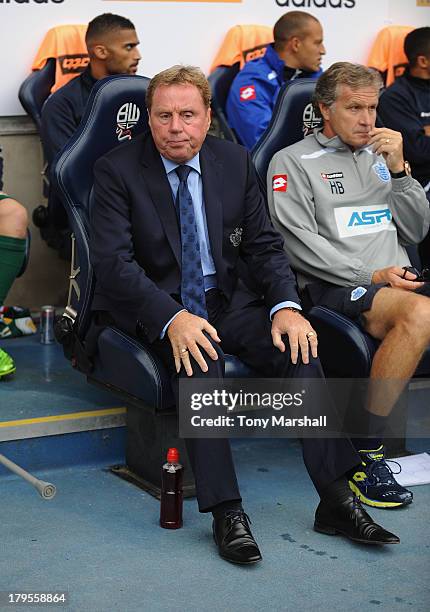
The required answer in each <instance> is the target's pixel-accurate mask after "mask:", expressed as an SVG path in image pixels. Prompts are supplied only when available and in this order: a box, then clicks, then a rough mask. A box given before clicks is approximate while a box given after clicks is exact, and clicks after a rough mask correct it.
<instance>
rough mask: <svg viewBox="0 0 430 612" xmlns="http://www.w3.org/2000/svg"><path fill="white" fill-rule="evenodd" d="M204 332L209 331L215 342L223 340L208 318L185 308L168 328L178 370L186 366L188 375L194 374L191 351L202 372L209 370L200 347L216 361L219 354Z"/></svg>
mask: <svg viewBox="0 0 430 612" xmlns="http://www.w3.org/2000/svg"><path fill="white" fill-rule="evenodd" d="M203 332H207V333H208V334H209V336H210V337H211V338H212V339H213V340H215V342H221V340H220V339H219V337H218V333H217V330H216V329H215V327H213V326H212V325H211V324H210V323H208V322H207V321H206V319H202V318H201V317H197V316H196V315H193V314H191V313H189V312H186V311H185V310H184V311H183V312H180V313H179V314H178V315H177V316H176V317H175V318H174V319H173V321H172V322H171V323H170V325H169V327H168V328H167V335H168V337H169V340H170V344H171V345H172V350H173V356H174V358H175V367H176V371H177V372H179V371H180V369H181V365H183V366H184V368H185V371H186V373H187V375H188V376H192V375H193V369H192V367H191V359H190V353H191V355H192V356H193V357H194V359H195V360H196V361H197V363H198V364H199V366H200V368H201V370H202V372H207V371H208V366H207V363H206V361H205V359H204V357H203V355H202V353H201V351H200V348H202V349H203V350H204V352H205V353H206V354H207V355H208V356H209V357H210V358H211V359H213V360H214V361H216V360H217V359H218V354H217V352H216V350H215V349H214V347H213V346H212V344H211V343H210V342H209V340H208V339H207V338H206V336H205V335H204V333H203Z"/></svg>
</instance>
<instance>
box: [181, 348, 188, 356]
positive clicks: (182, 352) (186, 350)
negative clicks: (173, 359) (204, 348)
mask: <svg viewBox="0 0 430 612" xmlns="http://www.w3.org/2000/svg"><path fill="white" fill-rule="evenodd" d="M185 353H188V349H187V347H186V346H185V347H184V348H181V354H182V355H184V354H185Z"/></svg>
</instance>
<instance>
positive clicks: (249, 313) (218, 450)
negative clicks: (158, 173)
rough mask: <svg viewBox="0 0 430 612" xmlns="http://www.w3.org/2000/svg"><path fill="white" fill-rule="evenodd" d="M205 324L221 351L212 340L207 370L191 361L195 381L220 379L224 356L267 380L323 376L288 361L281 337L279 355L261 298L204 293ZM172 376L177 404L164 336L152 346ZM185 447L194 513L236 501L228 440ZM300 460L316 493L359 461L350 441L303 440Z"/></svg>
mask: <svg viewBox="0 0 430 612" xmlns="http://www.w3.org/2000/svg"><path fill="white" fill-rule="evenodd" d="M206 301H207V309H208V315H209V321H210V323H211V324H212V325H214V327H216V329H217V332H218V335H219V337H220V338H221V347H219V346H218V345H217V343H215V342H213V344H214V346H215V347H216V349H217V352H218V355H219V359H218V360H217V361H213V360H212V359H210V358H207V359H206V362H207V364H208V368H209V369H208V372H202V371H201V369H200V366H199V365H198V364H197V363H196V362H195V361H194V360H193V359H192V358H191V363H192V367H193V376H194V377H196V378H197V377H198V378H204V377H207V378H223V377H224V359H223V354H224V353H231V354H234V355H236V356H237V357H239V359H241V361H243V362H244V363H245V364H246V365H248V366H249V367H251V368H252V369H254V370H256V371H257V372H259V373H260V374H261V376H262V377H266V378H269V377H270V378H323V376H324V374H323V371H322V368H321V364H320V362H319V360H318V359H314V358H312V357H310V363H309V364H308V365H305V364H304V363H303V362H302V361H301V360H299V361H298V363H297V364H296V365H294V364H293V363H292V362H291V359H290V351H289V344H288V337H285V338H284V341H285V346H286V351H285V352H284V353H281V352H280V351H279V349H277V348H276V347H275V346H273V343H272V337H271V334H270V330H271V322H270V320H269V313H268V311H267V308H266V307H265V306H264V304H262V302H261V301H260V300H257V299H255V300H253V301H250V302H248V303H247V304H246V305H245V306H243V305H242V304H241V305H240V307H237V306H236V305H235V304H234V300H233V303H231V304H230V305H229V306H227V305H225V304H224V303H223V300H222V298H220V296H219V293H218V291H216V290H213V291H210V292H208V293H207V295H206ZM152 347H153V349H154V350H155V351H156V352H157V353H158V354H159V356H160V358H161V359H162V360H163V362H164V363H165V365H166V366H167V367H168V368H169V370H170V372H171V373H172V383H173V390H174V393H175V398H176V404H177V405H179V401H178V400H179V383H178V379H179V377H181V376H184V377H185V376H186V374H185V372H184V369H183V368H182V369H181V372H180V374H179V375H178V374H176V371H175V366H174V360H173V354H172V349H171V345H170V342H169V340H168V339H167V338H166V339H164V340H161V341H156V342H155V343H154V344H153V345H152ZM185 442H186V447H187V451H188V455H189V458H190V463H191V466H192V469H193V473H194V477H195V481H196V492H197V500H198V504H199V509H200V511H201V512H207V511H209V510H210V509H211V508H212V507H213V506H215V505H217V504H219V503H221V502H224V501H228V500H240V499H241V496H240V492H239V487H238V484H237V479H236V472H235V469H234V464H233V459H232V454H231V448H230V442H229V440H228V439H198V438H194V439H187V440H186V441H185ZM303 458H304V461H305V465H306V468H307V470H308V473H309V475H310V477H311V479H312V481H313V483H314V485H315V488H316V489H317V491H318V493H321V491H322V490H323V489H324V488H325V487H327V486H328V485H329V484H330V483H331V482H333V481H334V480H336V479H337V478H339V477H340V476H342V475H343V474H345V472H347V471H348V470H349V469H351V468H353V467H355V466H356V465H358V464H359V463H360V459H359V456H358V454H357V452H356V450H355V449H354V447H353V446H352V444H351V442H350V440H348V439H345V438H336V439H322V438H312V439H303Z"/></svg>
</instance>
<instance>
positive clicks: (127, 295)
mask: <svg viewBox="0 0 430 612" xmlns="http://www.w3.org/2000/svg"><path fill="white" fill-rule="evenodd" d="M200 167H201V172H202V181H203V195H204V201H205V208H206V217H207V225H208V232H209V240H210V247H211V252H212V256H213V260H214V263H215V268H216V274H217V282H218V289H219V290H220V291H221V293H222V294H223V295H224V296H225V297H226V298H227V301H228V302H230V301H231V300H232V299H233V298H234V302H235V304H241V299H242V302H243V304H245V303H246V302H249V301H250V298H249V293H247V292H245V291H242V290H241V289H240V286H243V285H239V288H238V267H239V261H240V259H239V258H242V259H243V260H244V261H245V264H247V267H248V269H249V270H250V272H251V273H252V276H253V278H254V279H255V281H256V283H257V286H258V287H259V289H261V295H262V296H263V297H264V301H265V304H266V306H267V308H268V310H270V309H271V308H272V307H273V306H275V305H276V304H278V303H279V302H282V301H284V300H291V301H294V302H297V303H299V298H298V295H297V291H296V282H295V277H294V275H293V273H292V272H291V269H290V266H289V263H288V259H287V256H286V254H285V252H284V250H283V241H282V238H281V237H280V235H279V234H278V233H277V232H276V231H275V230H274V229H273V227H272V225H271V223H270V221H269V218H268V215H267V212H266V208H265V205H264V201H263V198H262V196H261V194H260V191H259V188H258V184H257V180H256V177H255V173H254V169H253V166H252V163H251V160H250V157H249V155H248V152H247V151H246V149H245V148H244V147H241V146H240V145H236V144H233V143H230V142H227V141H225V140H221V139H218V138H215V137H212V136H207V137H206V140H205V142H204V143H203V146H202V148H201V151H200ZM94 172H95V182H94V204H93V209H92V214H91V228H92V234H91V237H90V249H91V260H92V264H93V266H94V271H95V277H96V288H95V296H94V301H93V306H92V308H93V310H104V311H108V312H109V313H110V314H111V316H112V317H113V318H114V321H115V323H116V324H117V325H118V326H119V327H120V328H122V329H124V331H127V332H129V333H131V334H136V326H137V325H139V328H140V332H142V331H143V333H144V334H145V335H146V338H147V339H148V340H149V342H153V341H154V340H155V339H156V338H158V337H159V335H160V333H161V331H162V329H163V327H164V326H165V324H166V323H167V322H168V321H169V319H170V318H171V317H172V316H173V315H174V314H175V313H176V312H178V311H179V310H181V309H182V308H183V307H182V305H181V304H180V303H179V302H178V301H177V299H175V297H173V296H177V295H178V294H179V293H180V283H181V243H180V230H179V226H178V220H177V216H176V211H175V206H174V202H173V196H172V190H171V187H170V184H169V181H168V179H167V176H166V172H165V169H164V166H163V163H162V161H161V157H160V154H159V153H158V151H157V149H156V148H155V145H154V142H153V139H152V136H151V135H150V134H149V133H147V134H143V135H141V136H138V137H136V138H135V139H133V140H132V141H130V142H128V143H126V144H124V145H121V146H119V147H116V148H115V149H114V150H112V151H110V152H109V153H108V154H107V155H105V156H104V157H102V158H101V159H99V160H98V161H97V163H96V165H95V170H94ZM239 239H240V243H239V244H238V242H239Z"/></svg>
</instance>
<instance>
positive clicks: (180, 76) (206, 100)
mask: <svg viewBox="0 0 430 612" xmlns="http://www.w3.org/2000/svg"><path fill="white" fill-rule="evenodd" d="M161 85H194V86H195V87H197V89H198V90H199V92H200V95H201V97H202V101H203V104H204V105H205V107H206V108H209V107H210V104H211V89H210V86H209V83H208V80H207V78H206V77H205V75H204V74H203V72H202V71H201V70H200V68H197V67H196V66H182V65H176V66H172V67H171V68H167V70H163V71H162V72H159V73H158V74H156V75H155V76H153V77H152V79H151V80H150V81H149V85H148V89H147V91H146V107H147V109H148V112H151V107H152V99H153V97H154V92H155V90H156V89H157V87H160V86H161Z"/></svg>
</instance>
